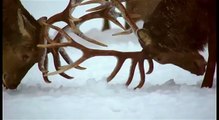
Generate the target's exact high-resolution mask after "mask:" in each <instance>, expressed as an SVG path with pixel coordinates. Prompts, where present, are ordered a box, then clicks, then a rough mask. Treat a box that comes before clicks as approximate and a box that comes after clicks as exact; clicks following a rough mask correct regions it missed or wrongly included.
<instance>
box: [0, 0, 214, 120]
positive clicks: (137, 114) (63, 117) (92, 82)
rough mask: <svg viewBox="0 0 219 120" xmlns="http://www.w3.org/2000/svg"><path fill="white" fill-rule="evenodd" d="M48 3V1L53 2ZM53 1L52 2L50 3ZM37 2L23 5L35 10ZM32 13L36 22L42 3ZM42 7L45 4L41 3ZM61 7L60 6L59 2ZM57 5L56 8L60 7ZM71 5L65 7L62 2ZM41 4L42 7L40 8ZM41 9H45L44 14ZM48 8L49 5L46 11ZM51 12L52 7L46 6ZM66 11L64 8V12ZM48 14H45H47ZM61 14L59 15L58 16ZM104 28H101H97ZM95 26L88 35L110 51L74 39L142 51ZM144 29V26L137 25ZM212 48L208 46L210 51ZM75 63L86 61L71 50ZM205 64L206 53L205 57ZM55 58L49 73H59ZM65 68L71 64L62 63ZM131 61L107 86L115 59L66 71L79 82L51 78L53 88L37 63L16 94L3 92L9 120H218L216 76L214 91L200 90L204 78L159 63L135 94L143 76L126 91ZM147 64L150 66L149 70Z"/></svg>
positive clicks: (95, 60)
mask: <svg viewBox="0 0 219 120" xmlns="http://www.w3.org/2000/svg"><path fill="white" fill-rule="evenodd" d="M48 1H49V0H48ZM50 1H51V0H50ZM32 2H33V3H34V2H36V1H31V2H30V1H25V0H23V4H24V5H25V7H26V8H27V9H28V10H30V8H32V9H33V7H31V5H32V6H34V5H33V3H32ZM36 3H38V4H35V3H34V4H35V8H37V5H38V9H35V10H30V11H31V14H33V15H34V17H35V18H39V17H38V16H37V15H38V14H39V15H40V14H42V13H38V12H40V11H41V12H43V5H45V4H42V3H43V2H36ZM40 3H41V4H40ZM58 3H60V6H61V2H60V1H59V2H58ZM58 3H56V4H58ZM63 4H64V5H66V3H63ZM40 5H41V6H40ZM39 6H40V7H41V8H42V10H39ZM44 7H45V6H44ZM47 9H48V7H47ZM60 9H63V8H60ZM44 12H45V11H44ZM55 13H56V12H55ZM95 25H96V26H100V24H95ZM95 25H94V23H91V24H87V25H86V26H84V27H85V28H90V29H84V31H86V32H85V33H86V35H87V36H89V37H91V38H95V39H98V40H99V41H101V42H104V43H106V44H107V45H108V47H107V48H103V47H99V46H96V45H92V44H89V43H87V42H83V40H81V39H78V37H77V36H75V35H74V34H71V36H72V37H73V38H75V39H78V40H77V41H79V42H81V41H82V42H81V44H83V45H86V46H89V47H90V48H95V49H113V50H119V51H140V50H141V47H140V45H139V43H138V41H137V38H136V37H135V35H134V34H131V35H126V36H112V34H113V33H116V32H119V31H121V29H118V28H112V29H110V30H107V31H104V32H101V31H100V30H99V28H95V27H92V26H95ZM138 25H139V26H141V25H142V23H141V22H139V23H138ZM206 48H207V47H206ZM66 50H67V52H68V53H69V54H70V56H71V58H73V60H76V58H79V57H80V56H81V52H80V51H78V50H76V49H71V48H66ZM202 54H203V55H204V57H205V59H207V57H208V53H207V50H205V51H204V52H202ZM49 57H50V62H49V63H50V65H49V70H50V72H52V71H54V66H53V61H52V60H53V59H52V57H51V55H50V56H49ZM62 63H63V64H66V63H65V62H64V61H63V60H62ZM130 63H131V60H126V62H125V63H124V65H123V67H122V69H121V70H120V71H119V73H118V74H117V75H116V77H115V78H114V79H113V80H112V81H111V82H109V83H107V82H106V81H107V77H108V76H109V75H110V73H111V72H112V70H113V69H114V67H115V65H116V59H115V58H114V57H94V58H91V59H89V60H87V61H85V62H84V63H82V64H81V66H83V67H86V68H87V69H86V70H77V69H72V70H69V71H67V72H66V73H68V74H69V75H72V76H73V77H74V79H72V80H67V79H65V78H62V77H60V76H59V75H54V76H50V77H49V79H50V80H51V81H52V83H51V84H47V83H45V82H44V81H43V78H42V75H41V73H40V72H39V70H38V67H37V64H35V65H34V66H33V67H32V68H31V69H30V71H29V72H28V73H27V75H26V76H25V77H24V78H23V80H22V83H21V84H20V85H19V87H18V88H17V89H16V90H5V89H3V119H4V120H18V119H19V120H32V119H34V120H43V119H50V120H53V119H60V120H80V119H83V120H96V119H99V120H121V119H127V120H161V119H162V120H163V119H166V120H176V119H181V120H184V119H186V120H188V119H190V120H215V119H216V89H217V86H216V75H215V77H214V85H213V87H212V88H210V89H209V88H200V86H201V83H202V79H203V76H196V75H193V74H191V73H190V72H187V71H185V70H183V69H181V68H179V67H177V66H174V65H170V64H168V65H160V64H158V63H156V62H154V71H153V72H152V73H151V74H147V75H146V82H145V84H144V86H143V87H142V88H141V89H136V90H133V88H134V87H135V86H136V85H137V84H138V83H139V79H140V76H139V71H138V69H137V67H136V71H135V76H134V78H133V81H132V83H131V85H130V86H129V87H126V86H125V82H126V80H127V78H128V74H129V69H130ZM147 68H148V64H147V61H145V69H146V70H147Z"/></svg>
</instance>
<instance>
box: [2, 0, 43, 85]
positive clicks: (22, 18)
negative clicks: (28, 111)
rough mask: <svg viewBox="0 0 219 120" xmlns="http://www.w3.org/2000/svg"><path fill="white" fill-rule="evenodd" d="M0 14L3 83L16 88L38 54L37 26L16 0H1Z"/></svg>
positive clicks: (38, 27) (35, 60)
mask: <svg viewBox="0 0 219 120" xmlns="http://www.w3.org/2000/svg"><path fill="white" fill-rule="evenodd" d="M9 10H10V11H9ZM3 13H4V16H3V30H4V31H3V84H4V85H5V86H6V87H7V88H10V89H15V88H17V86H18V85H19V84H20V82H21V80H22V78H23V77H24V76H25V74H26V73H27V72H28V70H29V69H30V68H31V67H32V66H33V65H34V64H35V63H36V62H37V61H38V60H39V56H41V55H40V51H42V50H41V49H39V48H37V46H36V45H37V44H39V43H40V42H39V36H38V34H39V30H40V26H39V24H38V23H37V22H36V21H34V19H33V18H32V16H30V15H29V14H28V13H27V11H25V9H24V8H23V7H22V6H21V3H20V2H19V1H16V0H4V8H3Z"/></svg>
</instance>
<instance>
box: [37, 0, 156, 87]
mask: <svg viewBox="0 0 219 120" xmlns="http://www.w3.org/2000/svg"><path fill="white" fill-rule="evenodd" d="M92 3H98V4H100V6H98V7H95V8H92V9H89V10H87V11H88V12H90V13H88V14H85V15H84V16H82V17H80V18H75V17H73V16H72V15H71V14H72V12H73V11H74V9H75V8H76V7H77V6H79V5H85V4H92ZM115 8H117V9H118V10H119V11H120V12H121V13H118V12H116V11H115ZM120 16H122V17H123V18H124V19H125V20H126V22H127V23H128V24H129V25H130V28H131V30H125V28H124V27H123V26H122V24H121V23H120V22H119V21H118V20H117V17H120ZM94 18H105V19H108V20H110V21H112V22H113V23H115V24H116V25H118V26H119V27H121V28H122V29H123V30H125V31H124V32H122V34H124V33H130V32H134V33H136V36H139V33H140V32H138V31H140V30H139V29H138V27H137V26H136V25H135V23H134V22H133V21H132V19H131V17H130V16H129V14H128V12H127V11H126V10H125V8H124V6H123V5H122V4H121V2H120V1H118V0H111V1H106V0H90V1H86V2H81V0H70V1H69V4H68V6H67V7H66V9H65V10H64V11H63V12H61V13H58V14H56V15H54V16H52V17H51V18H49V19H47V18H46V17H43V18H41V19H39V23H40V24H41V25H42V26H43V27H42V28H43V29H42V31H41V39H43V40H44V43H43V44H39V45H38V47H41V48H43V49H44V55H43V56H42V58H41V60H40V61H39V63H38V65H39V69H40V71H41V72H42V74H43V77H44V80H45V82H47V83H50V81H49V80H48V77H47V76H48V75H54V74H60V75H61V76H63V77H65V78H67V79H72V78H73V77H71V76H69V75H67V74H65V73H64V72H65V71H67V70H69V69H72V68H76V69H80V70H83V69H85V68H84V67H81V66H79V65H80V64H81V63H82V62H84V61H85V60H87V59H89V58H91V57H95V56H114V57H116V58H117V65H116V67H115V69H114V70H113V72H112V73H111V75H110V76H109V77H108V78H107V81H108V82H109V81H111V80H112V79H113V78H114V77H115V76H116V74H117V73H118V72H119V70H120V69H121V67H122V65H123V63H124V62H125V60H126V59H131V60H132V63H131V67H130V73H129V77H128V80H127V82H126V85H127V86H128V85H129V84H130V83H131V81H132V79H133V76H134V71H135V68H136V65H137V64H138V67H139V71H140V77H141V80H140V83H139V84H138V86H136V87H135V88H141V87H142V86H143V85H144V82H145V70H144V60H145V59H147V60H148V63H149V69H148V71H147V74H150V73H151V72H152V71H153V61H152V59H151V58H149V57H148V55H147V54H146V53H145V51H143V50H142V51H139V52H119V51H114V50H98V49H90V48H87V47H85V46H83V45H81V44H79V43H77V42H76V41H75V39H74V38H72V37H70V36H69V35H68V34H67V33H66V32H65V30H66V29H67V28H70V29H71V31H72V32H73V33H74V34H76V35H77V36H79V37H81V38H83V39H84V40H86V41H88V42H90V43H93V44H96V45H100V46H103V47H106V46H107V45H105V44H104V43H101V42H99V41H97V40H94V39H92V38H89V37H87V36H86V35H84V34H83V33H82V32H81V31H80V29H79V27H80V25H81V24H82V23H84V22H85V21H88V20H91V19H94ZM59 21H63V22H65V23H66V24H67V26H65V27H63V28H59V27H57V26H55V25H53V23H55V22H59ZM49 29H54V30H56V31H57V32H58V33H57V35H56V36H55V38H54V39H51V38H50V37H49V35H48V34H49ZM63 37H64V38H65V39H66V40H67V42H64V41H62V38H63ZM63 47H74V48H77V49H79V50H81V51H82V53H83V55H82V56H81V57H80V58H79V59H78V60H76V61H75V62H73V61H72V60H71V59H70V57H69V56H68V54H67V53H66V51H65V50H64V48H63ZM49 52H51V53H52V56H53V58H54V66H55V69H56V71H55V72H51V73H49V71H48V56H47V54H48V53H49ZM60 55H61V57H63V59H64V60H65V61H66V62H67V63H68V65H66V66H62V65H61V63H60Z"/></svg>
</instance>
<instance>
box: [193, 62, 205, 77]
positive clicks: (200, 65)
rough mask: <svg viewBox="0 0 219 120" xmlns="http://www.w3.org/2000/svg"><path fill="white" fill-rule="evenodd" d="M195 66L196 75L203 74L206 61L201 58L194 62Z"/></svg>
mask: <svg viewBox="0 0 219 120" xmlns="http://www.w3.org/2000/svg"><path fill="white" fill-rule="evenodd" d="M194 64H195V66H196V68H197V72H196V74H197V75H203V74H204V73H205V68H206V65H207V63H206V61H203V60H197V61H195V62H194Z"/></svg>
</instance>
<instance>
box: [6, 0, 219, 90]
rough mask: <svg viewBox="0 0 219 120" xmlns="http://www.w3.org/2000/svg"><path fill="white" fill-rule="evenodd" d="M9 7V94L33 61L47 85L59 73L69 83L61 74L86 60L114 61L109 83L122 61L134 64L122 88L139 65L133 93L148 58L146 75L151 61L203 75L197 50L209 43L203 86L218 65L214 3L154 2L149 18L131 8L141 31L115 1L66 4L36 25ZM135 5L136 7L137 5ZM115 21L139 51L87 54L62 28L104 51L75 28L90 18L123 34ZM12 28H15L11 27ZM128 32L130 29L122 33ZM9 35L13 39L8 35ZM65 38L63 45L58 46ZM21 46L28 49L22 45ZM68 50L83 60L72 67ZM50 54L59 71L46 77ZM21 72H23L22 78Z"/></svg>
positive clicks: (18, 8) (91, 51)
mask: <svg viewBox="0 0 219 120" xmlns="http://www.w3.org/2000/svg"><path fill="white" fill-rule="evenodd" d="M131 1H135V0H130V1H129V2H131ZM8 2H11V3H10V4H16V5H15V6H14V7H11V8H10V9H12V10H14V12H13V14H14V15H13V16H14V17H15V18H13V20H14V21H15V22H8V23H7V19H9V18H10V17H8V18H7V17H6V16H7V14H5V15H4V19H3V22H4V24H5V26H3V27H4V28H3V29H4V31H3V32H4V33H3V37H4V39H3V45H4V48H3V54H4V55H3V61H4V62H3V64H4V66H3V84H4V85H5V86H6V87H7V88H9V89H15V88H16V87H17V86H18V85H19V83H20V81H21V79H22V77H23V76H24V75H25V74H26V72H27V71H28V69H30V67H31V66H32V65H33V64H34V63H35V62H38V65H39V69H40V71H41V72H42V74H43V78H44V80H45V81H46V82H48V83H49V82H50V81H49V80H48V78H47V76H48V75H53V74H60V75H61V76H63V77H65V78H68V79H71V78H73V77H71V76H69V75H67V74H65V73H64V72H65V71H66V70H69V69H72V68H77V69H85V68H83V67H81V66H79V65H80V64H81V63H82V62H84V61H85V60H87V59H89V58H91V57H95V56H115V57H117V59H118V62H117V65H116V67H115V69H114V71H113V72H112V73H111V75H110V76H109V77H108V81H111V80H112V79H113V78H114V77H115V75H116V74H117V73H118V72H119V70H120V68H121V67H122V65H123V63H124V61H125V60H126V59H128V58H130V59H132V63H131V68H130V74H129V78H128V80H127V82H126V85H129V84H130V83H131V81H132V79H133V76H134V71H135V68H136V65H137V64H138V67H139V71H140V76H141V80H140V83H139V84H138V86H137V87H136V88H141V87H142V86H143V85H144V82H145V70H144V60H145V59H147V61H148V63H149V70H148V71H147V74H149V73H151V72H152V71H153V61H152V59H154V60H156V61H157V62H159V63H161V64H167V63H171V64H174V65H176V66H179V67H181V68H183V69H185V70H188V71H190V72H192V73H193V74H196V75H203V74H204V72H205V66H206V62H205V60H204V58H203V57H202V56H201V55H200V54H199V53H198V51H199V50H202V49H203V46H204V44H206V43H208V44H209V60H208V66H207V70H206V75H205V78H204V81H203V84H202V87H211V86H212V83H213V75H214V69H215V65H216V44H215V43H216V32H215V31H216V26H215V24H216V17H215V16H216V7H215V0H212V1H205V0H185V1H181V0H161V1H160V2H159V3H157V4H158V5H157V7H155V8H154V10H152V11H150V15H149V14H144V13H145V12H147V11H145V12H141V10H143V11H144V9H145V8H144V5H143V6H142V7H140V5H138V6H139V9H140V10H138V9H135V10H133V12H136V13H138V14H140V15H141V18H140V19H143V20H144V26H143V29H139V28H138V27H137V26H136V25H135V22H134V21H133V19H131V17H130V16H129V13H128V12H127V11H126V9H125V7H124V6H123V5H122V4H121V2H120V1H118V0H111V1H105V0H91V1H86V2H81V0H70V1H69V4H68V6H67V7H66V8H65V10H64V11H63V12H61V13H58V14H56V15H54V16H52V17H50V18H48V19H47V18H46V17H42V18H41V19H39V20H38V21H36V20H34V19H33V18H32V17H31V16H30V15H29V14H28V12H27V11H26V10H25V9H24V8H23V7H22V5H21V4H20V2H19V1H18V0H17V1H16V2H15V3H13V2H12V0H9V1H8ZM92 3H99V4H100V6H98V7H96V8H93V9H90V10H89V11H90V13H88V14H86V15H84V16H82V17H80V18H74V17H73V16H72V15H71V13H72V12H73V11H74V9H75V8H76V7H77V6H79V5H84V4H92ZM136 3H138V1H137V0H136ZM3 4H4V6H3V13H7V12H6V11H7V9H9V7H5V6H7V5H9V4H8V3H7V2H6V0H4V2H3ZM138 4H141V3H138ZM11 6H12V5H11ZM138 6H137V7H138ZM155 6H156V5H155ZM115 8H118V10H119V11H120V12H121V15H119V14H118V13H117V12H116V11H115ZM11 13H12V12H11ZM147 15H148V16H147ZM118 16H122V17H123V18H124V19H125V20H126V22H127V23H128V25H129V26H130V28H131V31H132V32H134V33H135V34H136V36H137V37H138V38H139V43H140V44H141V46H142V51H139V52H118V51H113V50H98V49H90V48H87V47H85V46H83V45H81V44H79V43H77V42H75V40H74V38H71V37H70V36H69V35H68V34H67V33H66V32H65V29H67V28H70V29H71V30H72V32H73V33H75V34H76V35H78V36H79V37H81V38H83V39H84V40H87V41H89V42H91V43H94V44H97V45H101V46H106V45H105V44H103V43H101V42H98V41H96V40H94V39H91V38H89V37H87V36H85V35H84V34H83V33H82V32H81V31H80V29H79V26H80V25H81V24H82V23H83V22H85V21H87V20H90V19H94V18H106V19H108V20H110V21H112V22H114V23H115V24H117V25H118V26H120V27H121V28H122V29H124V30H125V28H124V27H123V26H122V25H121V24H120V23H119V22H118V21H117V19H116V18H117V17H118ZM206 18H207V19H206ZM13 20H12V21H13ZM59 21H63V22H65V23H66V24H67V26H65V27H64V28H59V27H57V26H54V25H53V23H55V22H59ZM11 23H14V24H11ZM7 26H11V27H10V29H8V30H7ZM14 26H16V27H15V28H14ZM49 29H54V30H56V31H58V34H57V35H56V36H55V38H54V39H51V38H50V37H49V36H48V31H49ZM129 32H130V30H129V31H125V32H123V33H129ZM9 34H12V35H11V36H10V35H9ZM63 37H64V38H65V39H66V40H67V42H64V41H62V38H63ZM15 38H16V39H15ZM16 40H17V41H16ZM28 40H29V41H31V42H29V41H28ZM26 41H28V42H26ZM24 43H28V44H27V45H25V44H24ZM37 44H38V45H37ZM29 45H30V47H29ZM6 46H8V47H6ZM24 46H25V47H26V46H28V49H29V48H31V49H32V50H31V51H32V52H31V51H30V50H26V49H25V50H22V49H24V48H25V47H24ZM36 46H38V47H39V48H41V49H39V48H37V47H36ZM66 46H70V47H74V48H77V49H80V50H81V51H82V52H83V56H82V57H81V58H79V59H78V60H77V61H75V62H73V61H72V60H71V59H70V58H69V56H68V54H67V53H66V52H65V50H64V49H63V47H66ZM33 48H34V49H33ZM14 49H15V50H14ZM48 53H51V54H52V55H53V57H54V65H55V68H56V70H57V71H55V72H51V73H49V71H48V67H47V65H48V57H47V54H48ZM11 54H13V55H11ZM14 56H15V57H14ZM33 56H34V57H35V58H34V57H33ZM60 57H63V58H64V60H65V61H66V62H67V63H68V65H66V66H62V65H61V63H60V61H59V58H60ZM22 59H23V60H26V59H28V60H27V61H28V62H23V61H22ZM19 60H20V61H19ZM9 63H10V64H9ZM12 63H13V64H12ZM21 63H22V64H21ZM27 66H28V67H27ZM19 72H22V74H20V73H19Z"/></svg>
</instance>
